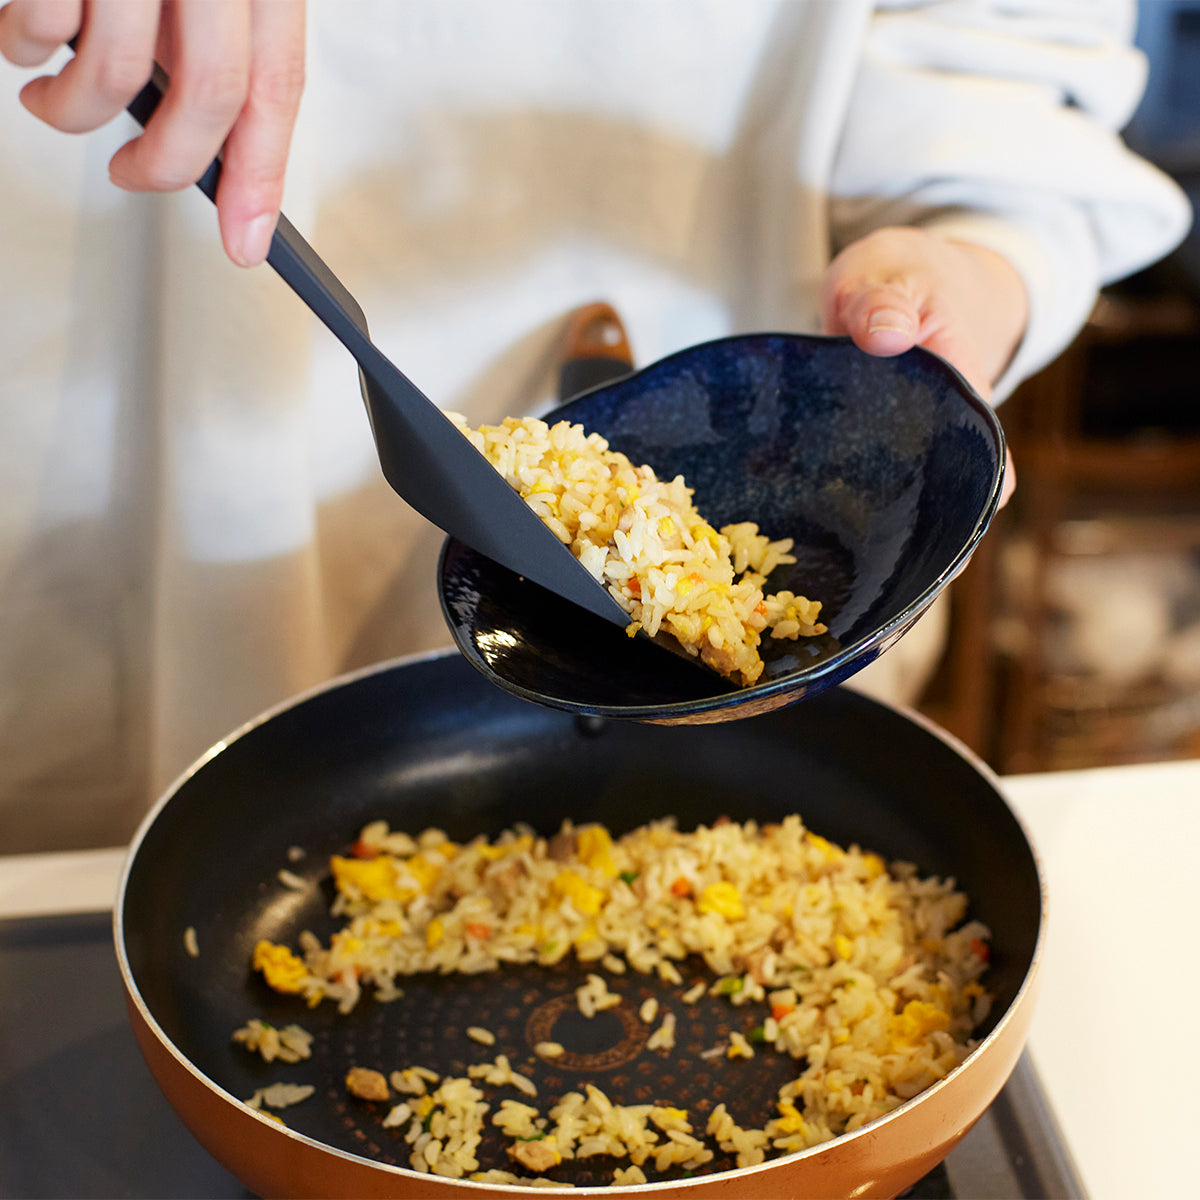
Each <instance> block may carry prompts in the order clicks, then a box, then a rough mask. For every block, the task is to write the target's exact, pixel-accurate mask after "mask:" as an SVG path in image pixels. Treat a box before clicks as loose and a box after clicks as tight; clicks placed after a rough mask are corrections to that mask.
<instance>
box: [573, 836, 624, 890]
mask: <svg viewBox="0 0 1200 1200" xmlns="http://www.w3.org/2000/svg"><path fill="white" fill-rule="evenodd" d="M576 853H577V854H578V855H579V861H580V862H581V863H583V865H584V866H585V867H591V868H592V870H594V871H599V872H600V873H601V874H602V875H605V876H607V877H608V878H609V879H612V878H613V876H614V875H616V873H617V864H616V863H614V862H613V858H612V838H611V837H610V836H609V833H608V830H607V829H605V828H604V826H603V825H588V826H586V827H585V828H583V829H581V830H580V831H579V833H578V835H577V850H576Z"/></svg>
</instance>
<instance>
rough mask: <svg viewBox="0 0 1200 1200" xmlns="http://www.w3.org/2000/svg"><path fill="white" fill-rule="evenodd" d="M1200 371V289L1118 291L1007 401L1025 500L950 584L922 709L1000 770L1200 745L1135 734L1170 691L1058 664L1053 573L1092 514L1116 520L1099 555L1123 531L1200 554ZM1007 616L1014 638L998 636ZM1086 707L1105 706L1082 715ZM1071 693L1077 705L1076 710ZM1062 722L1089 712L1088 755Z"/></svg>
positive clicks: (1135, 756) (1196, 750)
mask: <svg viewBox="0 0 1200 1200" xmlns="http://www.w3.org/2000/svg"><path fill="white" fill-rule="evenodd" d="M1196 379H1200V303H1198V302H1197V298H1196V297H1195V295H1193V294H1189V293H1188V292H1187V291H1186V290H1184V291H1182V292H1171V291H1168V292H1165V293H1159V294H1153V293H1152V294H1150V295H1148V296H1147V295H1138V294H1137V293H1136V292H1135V293H1134V294H1132V295H1127V294H1118V293H1106V294H1105V295H1104V296H1102V297H1101V300H1100V302H1099V303H1098V304H1097V306H1096V309H1095V311H1094V312H1093V314H1092V317H1091V319H1090V321H1089V322H1088V325H1087V327H1086V328H1085V329H1084V331H1083V332H1082V333H1081V335H1080V337H1079V338H1078V339H1077V340H1076V342H1075V343H1074V344H1073V345H1072V346H1071V347H1070V348H1069V349H1068V350H1067V351H1066V352H1065V353H1064V354H1063V355H1062V356H1061V357H1060V358H1059V359H1058V360H1056V361H1055V362H1054V363H1052V364H1051V365H1050V366H1049V367H1047V368H1046V369H1045V370H1044V371H1042V372H1041V373H1040V374H1039V375H1037V376H1036V377H1034V378H1033V379H1031V380H1029V381H1028V382H1027V383H1026V384H1025V385H1023V387H1022V388H1020V389H1019V390H1018V391H1017V393H1016V394H1014V396H1013V397H1012V398H1011V399H1010V400H1009V401H1008V402H1007V403H1006V404H1005V405H1004V406H1003V408H1002V409H1001V415H1002V418H1003V420H1004V424H1005V432H1006V434H1007V436H1008V438H1009V440H1010V443H1011V445H1012V449H1013V455H1014V458H1015V461H1016V464H1017V480H1018V486H1017V492H1016V496H1015V497H1014V499H1013V501H1012V502H1011V503H1010V505H1009V506H1008V508H1007V509H1006V510H1004V511H1003V512H1002V513H1001V514H999V516H998V517H997V520H996V522H995V524H994V526H993V528H992V530H991V531H989V534H988V536H987V538H986V539H985V541H984V544H983V546H982V547H981V550H980V552H979V553H978V554H977V555H976V557H975V560H974V561H973V562H972V564H971V566H970V567H969V568H968V570H967V572H964V574H963V576H962V577H961V578H960V579H959V580H958V581H956V583H955V584H954V585H953V587H954V591H955V613H954V623H953V626H952V636H951V644H950V647H949V650H948V653H947V662H946V664H945V666H944V668H943V670H942V672H941V673H940V676H939V679H938V680H935V685H934V687H933V688H931V691H930V696H929V701H928V704H925V705H922V707H923V708H924V709H925V710H926V711H927V712H928V713H929V715H931V716H933V717H934V719H936V720H938V721H939V722H940V723H942V724H944V725H945V726H946V727H947V728H949V729H950V730H951V732H953V733H956V734H957V735H958V736H960V737H962V738H963V740H965V741H966V742H967V743H968V745H970V746H972V747H973V748H974V749H976V750H977V751H979V752H980V753H981V754H982V755H983V756H984V758H985V759H986V760H987V761H989V762H990V763H991V764H992V765H993V766H994V767H996V768H997V769H998V770H1000V771H1002V772H1005V773H1015V772H1028V771H1041V770H1047V769H1053V768H1055V767H1061V766H1067V765H1070V766H1084V765H1102V764H1105V763H1112V762H1130V761H1138V760H1140V759H1142V758H1145V757H1163V756H1177V757H1179V756H1187V755H1189V754H1191V755H1200V733H1196V734H1191V735H1188V734H1187V732H1186V731H1185V732H1184V734H1183V735H1182V738H1181V742H1180V744H1179V745H1178V746H1177V747H1175V748H1174V751H1173V753H1169V754H1164V751H1163V748H1162V747H1161V746H1156V747H1149V746H1147V747H1144V748H1142V747H1139V746H1138V745H1137V744H1136V742H1137V738H1138V733H1137V728H1138V721H1137V716H1136V714H1137V712H1138V710H1139V706H1142V707H1143V708H1145V707H1146V706H1152V705H1153V704H1155V703H1157V702H1161V701H1162V694H1161V689H1159V692H1157V693H1156V692H1155V689H1154V687H1153V686H1151V685H1149V684H1147V685H1146V686H1145V687H1144V688H1142V689H1141V690H1140V691H1139V690H1138V689H1137V688H1131V689H1129V690H1128V691H1127V692H1125V693H1121V694H1119V695H1116V694H1114V695H1112V696H1109V697H1107V698H1105V697H1104V695H1103V689H1100V688H1098V687H1097V686H1096V685H1095V683H1094V681H1093V682H1092V683H1091V684H1089V685H1087V686H1083V687H1079V688H1076V689H1075V690H1074V691H1072V687H1071V683H1070V681H1069V680H1065V679H1064V678H1063V676H1062V673H1061V671H1060V672H1059V673H1058V674H1057V675H1056V673H1055V670H1054V669H1053V664H1052V661H1051V660H1052V659H1053V658H1054V655H1053V654H1052V653H1051V651H1052V650H1054V649H1056V647H1055V646H1054V645H1053V642H1052V639H1054V638H1055V637H1057V636H1059V632H1060V630H1059V627H1058V626H1057V625H1056V621H1057V620H1059V619H1060V618H1061V614H1059V613H1057V612H1056V609H1055V603H1054V599H1053V594H1052V588H1051V582H1052V574H1053V572H1054V571H1055V570H1056V568H1058V567H1060V566H1061V564H1062V563H1063V561H1064V560H1065V558H1066V557H1068V556H1069V555H1071V554H1072V553H1078V552H1079V550H1080V547H1079V545H1078V544H1072V541H1071V537H1070V534H1071V532H1072V531H1074V532H1075V534H1076V535H1077V536H1076V538H1075V542H1076V543H1078V541H1079V537H1078V533H1079V530H1080V529H1086V528H1088V526H1087V522H1088V521H1091V522H1092V526H1091V528H1093V529H1095V528H1102V529H1103V530H1104V531H1105V538H1106V542H1107V543H1108V545H1107V550H1106V549H1105V547H1094V546H1093V547H1085V549H1087V550H1089V551H1090V552H1093V553H1103V552H1109V553H1113V554H1117V553H1119V552H1120V551H1121V547H1120V546H1119V545H1117V543H1119V542H1120V541H1121V540H1122V537H1123V538H1124V542H1125V549H1126V550H1127V551H1128V550H1130V549H1138V550H1144V549H1145V548H1146V547H1152V548H1153V547H1161V548H1164V551H1169V550H1170V548H1171V547H1170V546H1169V545H1168V543H1169V542H1170V541H1171V539H1174V540H1175V542H1177V543H1178V546H1177V550H1178V552H1179V553H1181V554H1188V553H1191V552H1193V551H1192V549H1191V548H1192V547H1194V552H1196V553H1200V397H1197V388H1196V384H1195V382H1194V380H1196ZM1097 520H1099V521H1100V522H1101V524H1099V525H1097V524H1096V522H1097ZM1104 522H1107V523H1104ZM1114 530H1118V531H1124V532H1123V533H1121V534H1120V535H1119V536H1118V535H1117V534H1114V533H1113V531H1114ZM1139 539H1142V542H1141V543H1139ZM1014 547H1020V550H1019V553H1021V554H1022V556H1023V557H1022V560H1021V561H1022V563H1023V566H1024V573H1023V575H1022V577H1021V578H1022V581H1023V586H1022V588H1021V594H1020V596H1019V597H1018V599H1017V601H1016V602H1015V611H1014V601H1013V600H1012V597H1011V596H1009V597H1008V600H1007V605H1008V607H1007V609H1006V608H1005V607H1004V602H1003V601H1002V596H1003V593H1004V590H1005V589H1004V586H1003V585H1004V583H1005V578H1004V574H1003V573H1004V571H1005V567H1006V560H1007V558H1008V557H1009V556H1010V555H1011V554H1012V553H1013V548H1014ZM1010 590H1011V589H1010ZM1002 625H1003V626H1004V628H1005V629H1006V630H1007V633H1008V636H1007V637H1005V638H1003V639H998V638H997V636H996V633H997V630H998V629H999V628H1000V627H1001V626H1002ZM1014 629H1015V630H1016V631H1017V636H1013V631H1014ZM998 642H999V644H998ZM1098 695H1099V696H1100V697H1101V698H1100V699H1099V700H1098V701H1097V700H1096V697H1097V696H1098ZM1088 696H1090V697H1091V700H1090V701H1089V700H1088V699H1087V697H1088ZM1088 703H1091V704H1092V708H1093V711H1090V712H1089V711H1086V710H1087V707H1088ZM1072 704H1077V705H1078V707H1079V711H1078V712H1077V713H1076V714H1075V715H1074V717H1071V716H1070V713H1069V710H1070V708H1071V705H1072ZM1123 710H1127V711H1123ZM1064 713H1067V714H1068V716H1067V718H1064ZM1064 719H1074V720H1076V721H1077V723H1079V724H1082V723H1086V722H1087V721H1092V722H1093V724H1094V727H1095V728H1094V732H1093V735H1092V738H1091V742H1090V743H1089V742H1088V739H1087V738H1082V739H1081V744H1080V747H1079V748H1078V749H1076V750H1075V751H1074V753H1075V754H1076V755H1077V756H1083V758H1084V759H1085V761H1066V760H1064V758H1063V755H1062V753H1061V752H1056V750H1055V745H1054V736H1055V733H1054V728H1053V726H1054V722H1055V721H1058V722H1059V725H1060V726H1061V725H1062V722H1063V720H1064ZM1105 722H1107V725H1104V723H1105ZM1102 726H1103V728H1102ZM1196 727H1197V730H1200V714H1198V715H1197V720H1196ZM1189 736H1190V739H1191V740H1189ZM1088 756H1092V757H1093V758H1094V761H1086V759H1087V758H1088Z"/></svg>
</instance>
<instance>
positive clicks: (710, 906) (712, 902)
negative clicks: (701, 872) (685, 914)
mask: <svg viewBox="0 0 1200 1200" xmlns="http://www.w3.org/2000/svg"><path fill="white" fill-rule="evenodd" d="M696 908H697V910H698V911H699V912H702V913H717V914H718V915H719V916H722V917H724V918H725V919H726V920H727V921H740V920H741V919H742V917H744V916H745V915H746V910H745V908H744V907H743V905H742V894H741V893H740V892H739V891H738V890H737V888H736V887H734V885H733V884H732V883H727V882H725V881H724V880H722V881H721V882H720V883H710V884H709V885H708V887H706V888H705V889H704V891H702V892H701V893H700V899H699V901H698V902H697V903H696Z"/></svg>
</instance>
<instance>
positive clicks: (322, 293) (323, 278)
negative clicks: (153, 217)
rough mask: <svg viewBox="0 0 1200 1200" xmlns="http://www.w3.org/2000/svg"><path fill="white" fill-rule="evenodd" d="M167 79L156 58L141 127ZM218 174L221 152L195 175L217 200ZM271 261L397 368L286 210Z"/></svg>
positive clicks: (362, 358)
mask: <svg viewBox="0 0 1200 1200" xmlns="http://www.w3.org/2000/svg"><path fill="white" fill-rule="evenodd" d="M75 43H76V39H75V38H72V39H71V40H70V41H69V42H68V43H67V44H68V45H69V46H70V47H71V49H72V50H74V49H75ZM168 83H169V81H168V79H167V74H166V72H165V71H164V70H163V69H162V68H161V67H160V66H159V65H158V64H157V63H155V64H154V70H153V72H152V73H151V76H150V79H149V81H148V82H147V83H146V85H145V87H143V88H142V90H141V91H140V92H138V94H137V95H136V96H134V98H133V99H132V100H131V101H130V102H129V104H128V105H127V106H126V109H127V111H128V112H129V115H130V116H131V117H133V119H134V120H135V121H137V123H138V124H139V125H141V126H142V127H143V128H144V127H145V126H146V125H147V123H148V122H149V120H150V118H151V117H152V116H153V115H154V113H155V110H156V109H157V108H158V106H159V104H160V103H161V102H162V98H163V94H164V93H165V91H166V89H167V86H168ZM220 178H221V156H220V155H219V154H218V155H217V157H216V158H214V159H213V160H212V162H211V163H209V164H208V167H207V169H206V170H205V172H204V174H203V175H201V176H200V178H199V179H197V180H196V186H197V187H198V188H199V189H200V190H201V191H202V192H203V193H204V194H205V195H206V196H207V197H208V198H209V199H210V200H211V201H212V202H213V203H214V204H215V203H216V202H217V182H218V181H219V179H220ZM267 262H269V263H270V264H271V266H272V267H274V268H275V270H276V271H277V272H278V273H279V275H280V276H281V278H282V279H283V280H284V281H285V282H286V283H287V284H288V286H289V287H291V289H292V290H293V291H294V292H295V293H296V295H298V296H299V297H300V299H301V300H303V301H304V303H305V304H307V305H308V307H309V308H310V309H312V311H313V312H314V313H315V314H316V316H318V317H319V318H320V319H321V321H322V322H324V324H325V325H326V326H327V327H328V328H329V330H330V332H331V333H333V335H334V336H335V337H336V338H337V339H338V340H339V341H340V342H341V343H342V344H343V345H344V346H345V347H346V349H347V350H349V351H350V353H351V354H353V355H354V357H355V358H356V359H357V360H358V362H359V365H360V366H362V367H363V368H364V369H365V370H367V371H368V372H370V371H371V368H372V366H375V365H378V364H386V367H382V366H380V368H379V369H388V370H390V371H395V370H396V368H395V367H394V365H392V364H391V363H388V362H387V360H386V359H385V358H384V356H383V355H382V354H381V353H380V352H379V350H378V349H376V347H375V345H374V344H373V343H372V342H371V339H370V333H369V332H368V330H367V318H366V316H365V315H364V314H363V311H362V308H361V307H360V306H359V304H358V302H357V301H356V300H355V299H354V297H353V296H352V295H351V294H350V293H349V291H347V289H346V287H345V286H344V285H343V283H342V282H341V280H340V279H338V277H337V276H336V275H335V274H334V273H333V272H332V271H331V270H330V269H329V267H328V266H327V265H326V263H325V261H324V260H323V259H322V258H321V256H320V255H319V254H317V252H316V251H315V250H314V249H313V248H312V247H311V246H310V245H309V244H308V242H307V241H305V240H304V238H303V237H302V236H301V235H300V233H299V232H297V230H296V227H295V226H294V225H293V224H292V223H291V221H289V220H288V219H287V217H285V216H284V215H283V214H282V213H280V215H279V221H278V223H277V225H276V227H275V234H274V236H273V237H272V238H271V248H270V251H269V252H268V254H267ZM404 382H405V383H408V384H409V386H410V387H412V389H413V391H414V393H416V394H417V395H420V396H421V399H422V400H426V402H427V403H428V400H427V398H426V397H425V396H424V395H422V394H421V393H420V392H419V391H418V389H417V388H416V386H415V385H413V384H412V383H411V382H410V381H409V380H407V379H406V380H405V381H404Z"/></svg>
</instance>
